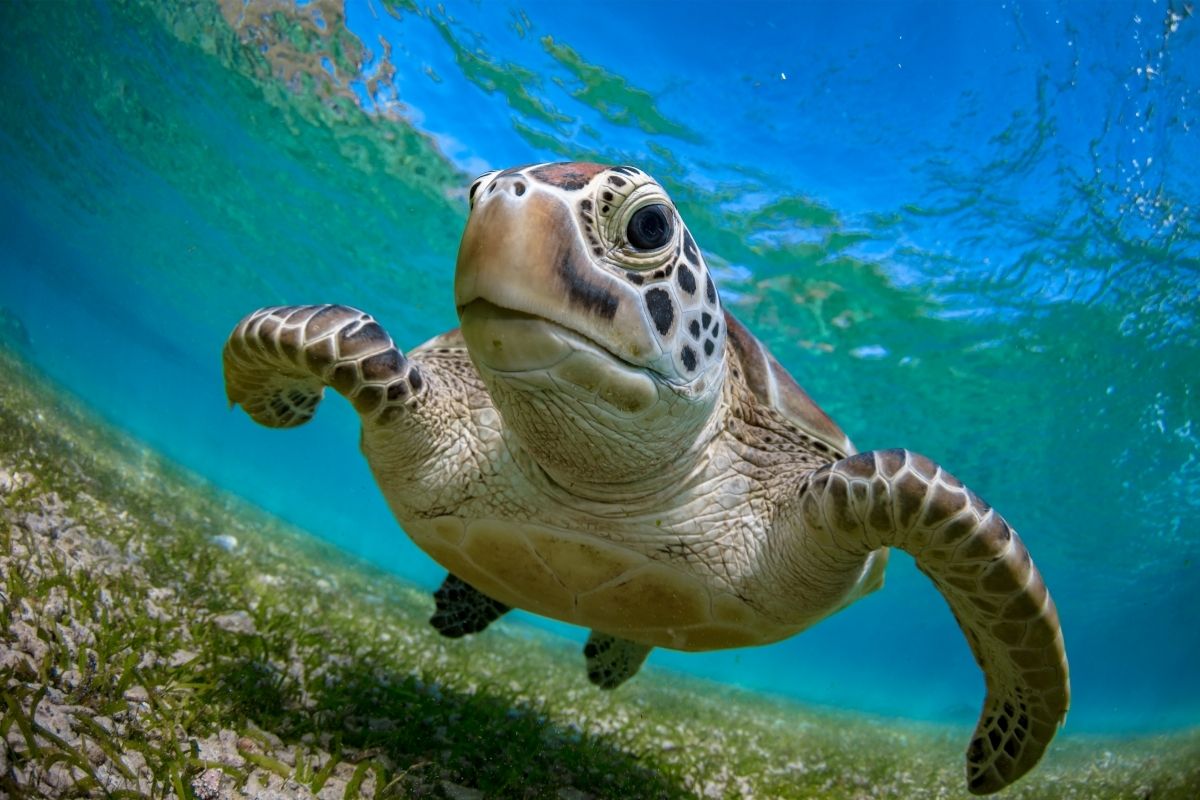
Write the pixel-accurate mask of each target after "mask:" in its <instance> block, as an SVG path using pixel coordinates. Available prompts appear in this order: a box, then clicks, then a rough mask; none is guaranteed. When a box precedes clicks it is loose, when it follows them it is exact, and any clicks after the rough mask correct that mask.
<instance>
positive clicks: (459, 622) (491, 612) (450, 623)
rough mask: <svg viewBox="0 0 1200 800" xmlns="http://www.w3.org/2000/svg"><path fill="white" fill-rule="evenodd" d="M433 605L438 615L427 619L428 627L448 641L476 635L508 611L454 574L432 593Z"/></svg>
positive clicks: (501, 604)
mask: <svg viewBox="0 0 1200 800" xmlns="http://www.w3.org/2000/svg"><path fill="white" fill-rule="evenodd" d="M433 601H434V602H435V603H437V611H435V612H433V616H432V617H430V618H429V624H430V625H432V626H433V627H434V629H435V630H437V632H438V633H440V634H441V635H442V636H445V637H447V638H450V639H457V638H459V637H460V636H465V635H467V634H468V633H479V632H480V631H483V630H484V629H486V628H487V626H488V625H491V624H492V623H493V622H495V621H496V620H497V619H499V618H500V617H501V616H502V615H504V614H506V613H508V611H509V607H508V606H506V605H504V603H501V602H500V601H499V600H493V599H492V598H490V597H488V596H487V595H486V594H484V593H483V592H481V591H479V590H478V589H476V588H475V587H474V586H472V585H471V584H469V583H467V582H466V581H464V580H463V579H462V578H460V577H458V576H457V575H453V574H451V575H447V576H446V580H444V581H443V582H442V585H441V587H440V588H439V589H438V590H437V591H436V592H434V593H433Z"/></svg>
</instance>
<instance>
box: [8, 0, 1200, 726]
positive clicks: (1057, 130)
mask: <svg viewBox="0 0 1200 800" xmlns="http://www.w3.org/2000/svg"><path fill="white" fill-rule="evenodd" d="M341 8H342V6H341V5H340V4H339V3H336V2H325V3H317V2H314V3H301V4H298V6H297V7H294V8H291V9H290V10H288V11H287V13H280V14H278V15H274V16H268V17H266V18H264V16H263V13H262V11H261V8H260V3H259V2H257V0H255V1H254V2H250V3H242V2H240V0H239V1H238V2H232V1H231V2H227V3H224V4H221V5H218V4H216V3H212V4H208V3H203V2H202V3H199V4H197V5H196V6H195V7H194V8H186V9H185V8H176V7H174V4H162V7H160V4H158V3H155V2H151V0H145V1H144V2H128V3H123V4H118V5H114V6H109V5H108V4H106V3H93V2H79V3H69V4H68V3H36V4H35V3H15V2H14V3H6V4H3V5H0V20H2V21H3V23H4V30H5V31H6V32H7V33H8V36H9V38H8V41H7V43H6V46H5V48H4V49H3V51H2V52H0V69H2V72H0V77H2V78H3V84H2V86H3V88H2V89H0V92H2V93H3V103H2V105H0V323H3V324H0V335H4V336H6V337H7V338H8V339H9V340H10V342H13V343H17V346H19V347H21V348H22V351H23V352H24V353H25V355H26V357H27V358H28V359H29V360H31V361H32V362H33V363H35V364H37V365H38V366H39V367H40V368H42V369H43V370H44V371H46V372H47V373H48V374H50V375H52V376H53V377H55V378H56V379H58V380H59V381H61V382H62V383H63V384H64V385H66V386H68V387H69V388H70V389H71V390H72V391H73V392H75V393H76V394H78V395H79V396H80V397H82V398H83V399H84V400H85V401H86V402H88V403H89V404H90V405H91V406H93V407H94V408H95V409H96V410H98V411H100V412H101V413H103V414H104V415H105V416H106V417H107V418H109V419H110V420H112V421H113V422H115V423H117V424H118V425H120V426H122V427H124V428H126V429H128V430H129V431H131V432H133V433H134V434H136V435H137V436H139V437H141V438H143V439H144V440H146V441H147V442H149V443H150V444H152V445H153V446H154V447H156V448H158V449H160V450H162V451H163V452H165V453H167V454H168V455H170V456H171V457H173V458H175V459H177V460H179V461H180V462H182V463H183V464H185V465H187V466H189V467H190V468H192V469H194V470H196V471H197V472H199V473H201V474H203V475H205V476H207V477H208V478H210V479H211V480H213V481H214V482H215V483H217V484H219V485H221V486H223V487H226V488H228V489H231V490H233V491H236V492H238V493H240V494H242V495H244V496H245V497H247V498H249V499H251V500H253V501H254V502H256V503H259V504H261V505H262V506H264V507H266V508H268V509H270V510H272V511H274V512H276V513H278V514H280V515H281V516H283V517H285V518H287V519H289V520H291V521H294V522H296V523H298V524H300V525H302V526H303V527H305V528H307V529H308V530H311V531H312V532H313V533H314V534H316V535H319V536H322V537H325V538H327V539H329V540H331V541H334V542H336V543H337V544H339V545H340V546H342V547H344V548H346V549H348V550H350V551H353V552H355V553H358V554H360V555H362V556H363V557H365V558H367V559H369V560H371V561H373V562H375V563H378V564H380V565H383V566H385V567H386V568H388V569H391V570H393V571H395V572H397V573H399V574H401V575H403V576H405V577H407V578H409V579H411V580H414V581H416V582H417V583H419V584H421V585H423V586H426V587H430V588H432V587H433V586H435V585H436V584H437V582H438V581H440V579H441V571H440V569H438V568H436V567H435V565H434V564H433V563H432V561H430V560H429V559H428V558H427V557H425V556H424V555H423V554H421V553H420V552H419V551H417V550H416V549H415V548H414V547H413V546H412V545H411V544H410V543H409V542H408V541H407V539H406V538H405V537H404V536H403V534H402V533H401V532H400V531H399V529H398V528H397V526H396V524H395V522H394V521H393V520H392V519H391V517H390V515H389V514H388V512H387V510H386V508H385V507H384V504H383V501H382V499H381V498H380V497H379V495H378V492H377V491H376V490H375V488H374V485H373V482H372V480H371V478H370V476H369V474H368V472H367V470H366V467H365V464H363V463H362V462H361V459H360V457H359V456H358V453H357V448H356V442H357V431H356V425H357V423H356V420H355V418H354V415H353V414H352V413H351V412H350V410H349V408H348V407H347V406H346V405H345V404H344V403H341V402H337V401H334V402H329V403H326V404H324V405H323V407H322V410H321V413H320V414H319V415H318V419H317V420H316V421H315V422H314V423H313V424H311V425H309V426H306V427H305V428H302V429H297V430H294V431H288V432H282V433H281V432H277V431H268V430H265V429H262V428H258V427H256V426H254V425H253V424H252V423H251V422H250V421H249V420H248V419H247V418H246V417H245V416H244V415H242V414H241V413H240V412H238V413H230V412H229V411H228V410H227V408H226V404H225V399H224V394H223V389H222V384H221V376H220V360H219V352H220V348H221V344H222V343H223V341H224V337H225V336H226V334H227V333H228V331H229V329H230V328H231V327H232V326H233V324H234V323H235V322H236V321H237V320H238V319H239V318H240V317H241V316H242V315H243V314H245V313H247V312H249V311H250V310H253V309H255V308H257V307H259V306H263V305H269V304H276V303H303V302H341V303H349V304H352V305H356V306H360V307H362V308H364V309H366V310H368V311H369V312H371V313H372V314H374V315H375V316H377V317H378V318H380V319H381V320H382V321H383V322H384V323H385V324H386V326H387V327H388V329H389V331H390V332H391V333H392V335H393V337H394V338H395V339H396V340H397V341H398V342H399V343H401V345H402V346H407V347H412V346H415V345H416V344H417V343H419V342H421V341H423V340H424V339H426V338H428V337H429V336H432V335H434V334H436V333H438V332H440V331H442V330H444V329H446V328H448V327H451V326H453V325H454V324H455V318H454V309H453V304H452V300H451V280H452V276H453V265H454V254H455V251H456V248H457V240H458V236H459V234H460V233H461V226H462V224H463V222H464V220H465V216H466V203H465V196H464V189H465V187H466V185H467V183H468V181H469V180H470V178H471V177H473V176H474V174H475V173H478V172H481V171H483V170H484V169H488V168H492V167H503V166H509V165H513V164H520V163H528V162H534V161H544V160H557V159H582V158H586V159H596V160H601V161H608V162H615V163H634V164H639V165H641V166H643V167H644V168H645V169H647V170H648V171H650V172H651V173H652V174H654V175H656V176H657V177H659V178H660V179H661V180H662V182H663V183H664V185H666V186H667V187H668V188H669V190H670V191H671V193H672V195H673V197H674V198H675V199H676V201H677V202H678V204H679V206H680V209H681V211H682V213H683V215H684V217H685V218H686V219H687V220H688V223H689V226H690V227H691V229H692V232H693V233H694V234H695V236H696V239H697V240H698V242H699V243H700V245H701V247H702V248H703V249H704V250H705V252H706V254H707V256H708V259H709V263H710V265H713V266H714V267H715V268H716V272H717V275H718V276H719V278H720V279H721V286H722V290H723V294H724V296H725V297H726V298H727V300H728V301H730V303H731V305H732V306H733V309H734V311H735V313H737V314H738V316H739V317H740V318H741V319H742V320H743V321H744V322H746V323H747V324H748V325H749V327H751V329H752V330H754V331H755V332H756V333H757V334H758V335H759V336H760V337H761V338H762V339H763V340H764V341H766V342H767V343H768V345H769V346H770V347H771V348H772V349H773V350H774V352H775V353H776V355H777V356H778V357H779V358H780V360H781V361H782V362H783V363H784V364H785V365H786V366H787V367H788V368H789V369H791V370H792V371H793V372H794V374H795V375H796V377H797V378H798V379H799V380H800V382H801V383H802V384H803V385H804V386H805V387H806V388H807V389H808V390H809V392H810V393H811V394H812V395H813V396H814V397H815V398H816V399H817V400H818V402H820V403H821V404H822V405H823V406H824V407H825V408H826V410H827V411H829V412H830V414H831V415H832V416H834V418H835V419H837V420H838V421H839V422H840V424H841V425H842V427H843V428H844V429H845V430H846V431H847V432H848V433H849V434H850V435H851V437H852V438H853V439H854V440H855V443H856V444H857V445H858V446H859V448H860V449H873V448H878V447H894V446H903V447H908V448H911V449H914V450H918V451H921V452H924V453H927V454H929V455H930V456H932V457H934V458H936V459H937V460H938V461H940V462H942V463H943V464H945V465H947V466H948V467H949V468H950V469H952V470H953V471H954V472H955V473H956V474H957V475H959V476H960V477H962V478H963V479H964V480H965V481H966V482H967V483H968V484H969V485H971V486H972V487H973V488H974V489H975V490H976V491H978V492H979V493H980V494H981V495H983V496H984V497H985V498H986V499H987V500H988V501H989V502H991V503H992V504H993V505H995V506H997V507H998V508H999V509H1000V510H1001V511H1002V512H1003V513H1004V514H1005V516H1006V517H1007V518H1008V519H1009V520H1010V521H1011V522H1012V523H1013V524H1014V526H1015V527H1016V528H1017V529H1018V530H1019V531H1020V532H1021V534H1022V536H1023V537H1024V539H1025V540H1026V543H1027V544H1028V546H1029V548H1030V550H1031V551H1032V553H1033V555H1034V558H1035V559H1036V560H1037V562H1038V564H1039V566H1040V568H1041V570H1042V572H1043V574H1044V575H1045V577H1046V580H1047V583H1048V585H1049V586H1050V588H1051V591H1052V592H1053V594H1054V596H1055V599H1056V601H1057V603H1058V605H1059V609H1060V612H1061V615H1062V620H1063V625H1064V630H1065V633H1066V638H1067V645H1068V653H1069V655H1070V658H1071V665H1072V684H1073V692H1074V702H1073V707H1072V711H1071V714H1070V716H1069V718H1068V729H1069V730H1073V731H1109V732H1113V731H1115V732H1145V731H1155V730H1168V729H1174V728H1179V727H1183V726H1189V725H1194V724H1195V722H1196V720H1197V719H1198V718H1200V713H1198V712H1200V687H1198V685H1197V682H1196V680H1195V678H1196V674H1197V673H1196V664H1197V662H1198V660H1200V626H1197V625H1196V623H1195V620H1194V617H1195V616H1196V612H1197V610H1198V606H1200V591H1198V590H1200V575H1198V571H1197V564H1198V563H1200V562H1198V561H1197V557H1198V556H1200V422H1198V421H1197V420H1198V418H1200V407H1198V406H1200V403H1198V400H1197V386H1196V376H1197V375H1200V349H1198V344H1200V341H1198V339H1200V337H1198V331H1197V315H1198V310H1200V227H1198V221H1197V209H1198V208H1200V187H1198V181H1200V177H1198V176H1200V139H1198V137H1197V131H1198V126H1200V114H1198V111H1197V109H1198V108H1200V34H1198V32H1197V31H1198V30H1200V19H1197V18H1196V17H1194V16H1192V15H1191V13H1192V12H1191V11H1190V10H1189V8H1188V6H1186V5H1185V4H1184V3H1179V2H1176V3H1169V2H1127V3H1118V2H1111V3H1103V4H1100V3H1090V4H1057V3H1051V4H1042V3H1013V2H996V3H899V2H894V3H869V2H868V3H857V4H853V5H849V4H845V3H836V2H831V3H815V2H814V3H805V4H784V3H762V4H742V3H739V4H728V5H724V4H722V5H718V4H712V5H691V4H688V5H686V6H685V5H683V4H675V3H644V2H643V3H623V4H616V5H606V6H605V10H604V11H603V13H599V12H597V10H596V9H594V8H593V7H592V6H591V5H589V4H583V3H544V4H542V3H527V4H524V5H523V6H519V7H518V6H513V7H509V6H504V5H500V4H493V3H484V4H472V3H447V4H445V10H444V11H443V10H436V11H432V10H420V11H417V10H415V9H410V8H409V7H408V5H407V4H406V3H394V4H390V5H389V4H386V3H384V2H381V0H349V2H347V3H346V5H345V14H344V15H343V14H342V13H341V11H340V9H341ZM439 9H441V7H440V6H439ZM223 12H224V13H223ZM384 42H386V45H387V47H386V48H385V47H384ZM389 53H390V54H389ZM525 619H526V620H527V621H530V622H535V624H536V621H534V620H532V618H529V617H525ZM555 629H556V630H560V631H562V630H565V633H566V634H567V635H570V636H574V637H576V638H581V636H582V632H580V631H572V630H569V629H564V628H562V627H557V628H555ZM651 663H652V664H655V663H657V664H659V665H666V666H669V667H671V668H676V669H682V670H687V671H690V672H694V673H698V674H702V675H708V676H712V677H716V678H718V679H721V680H725V681H729V682H733V683H737V684H740V685H744V686H749V687H753V688H759V689H763V690H766V691H771V692H777V693H781V694H786V695H790V696H793V697H797V698H800V699H803V700H805V701H808V702H814V703H821V704H828V705H835V706H839V707H845V708H855V709H863V710H867V711H873V712H879V713H884V714H890V715H895V716H899V717H908V718H920V719H938V720H953V721H960V722H969V721H972V720H973V719H974V716H975V713H976V712H977V709H978V702H979V698H980V696H981V690H982V680H981V678H980V676H979V674H978V671H977V669H976V667H975V665H974V663H973V661H972V660H971V657H970V654H969V652H968V650H967V648H966V646H965V643H964V642H963V640H962V637H961V634H960V633H959V632H958V630H957V628H956V626H955V624H954V622H953V619H952V618H951V616H950V614H949V612H948V610H947V609H946V608H945V606H944V603H943V602H942V600H941V599H940V597H939V596H938V595H937V594H936V592H935V591H934V590H933V589H932V587H931V586H929V585H928V582H927V580H926V579H925V578H924V577H923V576H921V575H920V574H919V573H917V572H916V570H915V569H914V568H913V567H912V564H911V561H910V560H909V559H908V558H907V557H905V556H903V555H902V554H897V555H896V556H895V557H894V558H893V565H892V567H891V568H890V570H889V575H888V585H887V587H886V588H885V589H884V591H882V592H880V593H877V594H875V595H873V596H871V597H869V598H867V599H866V600H864V601H862V602H860V603H858V604H857V605H855V606H853V607H852V608H850V609H848V610H847V611H845V612H843V613H841V614H839V615H837V616H835V617H833V618H831V619H829V620H827V621H825V622H823V623H822V624H820V625H818V626H817V627H815V628H814V629H812V630H811V631H809V632H806V633H805V634H803V635H802V636H799V637H796V638H794V639H792V640H789V641H787V642H784V643H781V644H779V645H775V646H772V647H768V648H758V649H748V650H740V651H729V652H724V653H713V654H677V653H669V652H664V651H655V653H654V654H653V655H652V657H651ZM573 666H574V665H573Z"/></svg>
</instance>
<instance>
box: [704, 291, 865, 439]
mask: <svg viewBox="0 0 1200 800" xmlns="http://www.w3.org/2000/svg"><path fill="white" fill-rule="evenodd" d="M725 330H726V331H727V333H728V336H729V346H730V349H732V350H733V352H734V354H736V356H737V358H738V360H739V361H740V362H741V364H742V380H743V381H744V382H745V384H746V388H748V389H749V390H750V392H751V393H752V394H753V395H754V396H755V397H756V398H757V399H758V400H759V402H761V403H763V404H764V405H766V406H769V407H770V408H773V409H775V410H776V411H778V412H779V413H780V414H781V415H782V416H783V417H784V418H786V419H788V420H790V421H791V422H792V423H793V424H795V425H796V426H797V427H799V428H800V429H801V430H802V431H804V432H805V433H807V434H809V435H810V436H813V437H814V438H816V439H819V440H820V441H822V442H824V443H825V444H827V445H829V446H830V447H832V448H833V449H834V450H835V451H836V452H837V453H838V454H840V455H841V456H849V455H853V454H854V453H856V452H858V451H857V450H855V449H854V445H853V444H851V442H850V439H849V437H847V436H846V434H845V433H843V432H842V429H841V428H839V427H838V426H837V424H836V423H834V421H833V420H832V419H830V418H829V415H828V414H826V413H825V412H824V411H822V410H821V407H820V406H818V405H817V404H816V403H815V402H813V399H812V398H811V397H809V396H808V392H806V391H804V390H803V389H801V388H800V384H798V383H796V380H795V379H794V378H793V377H792V376H791V375H790V374H789V373H788V371H787V370H786V369H784V368H783V365H781V364H780V363H779V362H778V361H777V360H776V359H775V356H773V355H771V352H770V351H769V350H767V348H766V345H764V344H763V343H762V342H760V341H759V340H758V339H756V338H755V337H754V334H752V333H750V331H748V330H747V329H746V326H745V325H743V324H742V323H740V322H738V320H737V318H736V317H734V316H733V315H732V314H730V313H729V312H728V311H726V312H725Z"/></svg>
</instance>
